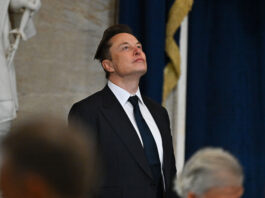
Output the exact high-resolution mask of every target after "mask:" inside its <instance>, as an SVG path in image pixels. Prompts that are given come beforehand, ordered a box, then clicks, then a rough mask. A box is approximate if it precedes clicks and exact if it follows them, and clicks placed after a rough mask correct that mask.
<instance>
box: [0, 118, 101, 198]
mask: <svg viewBox="0 0 265 198" xmlns="http://www.w3.org/2000/svg"><path fill="white" fill-rule="evenodd" d="M1 151H2V153H3V154H2V157H3V159H2V167H1V180H0V181H1V191H2V197H3V198H88V197H91V196H89V195H91V194H92V193H94V187H96V184H97V173H98V171H97V169H96V167H97V165H98V164H97V163H96V161H97V160H96V153H95V148H94V145H93V142H89V141H88V138H87V137H86V136H85V135H84V133H81V132H79V131H77V130H74V129H70V128H68V127H67V126H66V125H65V124H62V123H61V122H59V121H56V122H55V121H52V122H51V121H34V122H32V121H30V122H26V123H23V124H21V125H19V126H18V127H17V128H13V129H11V131H10V133H8V134H7V136H5V137H4V139H3V141H2V145H1Z"/></svg>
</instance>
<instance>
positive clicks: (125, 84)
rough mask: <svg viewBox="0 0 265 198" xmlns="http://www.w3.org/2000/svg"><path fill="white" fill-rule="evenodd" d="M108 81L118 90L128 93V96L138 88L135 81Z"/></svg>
mask: <svg viewBox="0 0 265 198" xmlns="http://www.w3.org/2000/svg"><path fill="white" fill-rule="evenodd" d="M109 81H110V82H112V83H113V84H115V85H117V86H119V87H120V88H122V89H124V90H126V91H128V92H129V93H130V94H135V93H136V92H137V90H138V86H139V80H135V79H131V80H130V79H116V78H111V77H110V78H109Z"/></svg>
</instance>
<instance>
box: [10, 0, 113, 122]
mask: <svg viewBox="0 0 265 198" xmlns="http://www.w3.org/2000/svg"><path fill="white" fill-rule="evenodd" d="M115 4H116V0H78V1H73V0H64V1H59V0H42V8H41V9H40V11H39V13H37V14H36V16H35V19H34V21H35V24H36V29H37V35H36V36H35V37H33V38H31V39H30V40H28V41H26V42H24V41H23V42H21V44H20V47H19V50H18V52H17V54H16V58H15V66H16V72H17V84H18V94H19V104H20V109H19V112H18V117H19V118H22V117H25V116H29V115H34V114H39V113H49V114H52V115H55V116H57V117H60V118H63V119H66V118H67V114H68V112H69V109H70V107H71V105H72V104H73V103H74V102H76V101H78V100H80V99H82V98H85V97H86V96H88V95H90V94H92V93H93V92H95V91H97V90H99V89H101V88H102V87H103V86H104V85H105V83H106V80H105V77H104V71H103V70H102V68H101V66H100V64H99V63H98V62H97V61H94V60H93V56H94V54H95V50H96V47H97V45H98V43H99V40H100V38H101V36H102V33H103V31H104V29H105V28H106V27H107V26H109V25H111V24H113V23H114V18H115V17H114V16H115Z"/></svg>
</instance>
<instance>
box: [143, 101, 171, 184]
mask: <svg viewBox="0 0 265 198" xmlns="http://www.w3.org/2000/svg"><path fill="white" fill-rule="evenodd" d="M143 100H144V103H145V105H146V106H147V108H148V110H149V111H150V113H151V115H152V116H153V118H154V120H155V122H156V125H157V127H158V129H159V132H160V135H161V139H162V146H163V164H162V169H163V172H164V176H165V182H166V185H167V183H168V181H167V178H168V177H167V172H168V171H167V169H168V168H167V167H169V166H168V162H169V161H170V156H169V155H168V153H170V152H169V150H168V145H169V142H168V134H170V131H169V132H168V126H167V123H166V122H165V119H164V117H163V116H164V114H162V112H161V110H159V109H157V108H156V107H155V106H154V105H152V103H151V102H150V101H149V100H148V99H147V98H146V97H143Z"/></svg>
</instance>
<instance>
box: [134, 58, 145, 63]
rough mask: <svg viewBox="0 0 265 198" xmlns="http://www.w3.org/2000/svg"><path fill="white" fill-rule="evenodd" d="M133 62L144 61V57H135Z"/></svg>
mask: <svg viewBox="0 0 265 198" xmlns="http://www.w3.org/2000/svg"><path fill="white" fill-rule="evenodd" d="M133 62H134V63H136V62H144V59H143V58H137V59H135V60H134V61H133Z"/></svg>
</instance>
